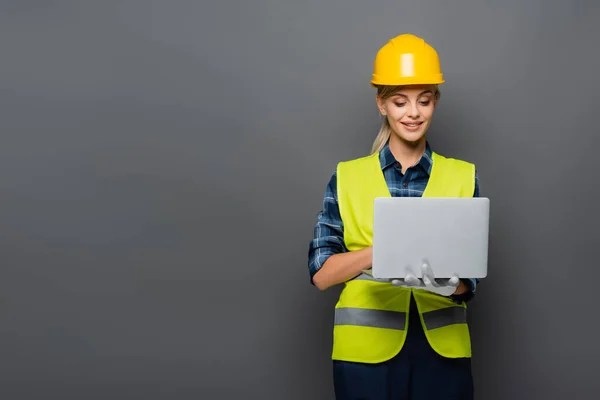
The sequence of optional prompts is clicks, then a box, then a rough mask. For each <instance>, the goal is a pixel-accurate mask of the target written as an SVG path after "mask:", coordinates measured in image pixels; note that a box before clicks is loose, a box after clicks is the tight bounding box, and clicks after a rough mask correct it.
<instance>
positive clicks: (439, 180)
mask: <svg viewBox="0 0 600 400" xmlns="http://www.w3.org/2000/svg"><path fill="white" fill-rule="evenodd" d="M432 159H433V165H432V169H431V172H430V177H429V181H428V184H427V187H426V189H425V191H424V193H423V197H473V191H474V188H475V166H474V165H473V164H470V163H467V162H465V161H461V160H457V159H452V158H446V157H443V156H441V155H439V154H436V153H433V154H432ZM337 191H338V202H339V208H340V213H341V217H342V221H343V224H344V242H345V244H346V247H347V248H348V250H349V251H354V250H359V249H362V248H365V247H368V246H371V245H372V239H373V207H374V200H375V198H376V197H391V194H390V192H389V189H388V187H387V184H386V182H385V178H384V176H383V171H382V170H381V165H380V162H379V154H378V153H375V154H373V155H370V156H367V157H362V158H358V159H355V160H351V161H344V162H341V163H339V164H338V166H337ZM434 229H435V227H434ZM411 294H412V295H413V296H414V298H415V302H416V304H417V307H418V310H419V315H420V319H421V324H422V326H423V329H424V331H425V335H426V337H427V340H428V341H429V344H430V345H431V347H432V348H433V349H434V350H435V351H436V352H437V353H438V354H440V355H441V356H444V357H449V358H458V357H471V339H470V335H469V328H468V326H467V320H466V309H467V306H466V304H465V303H464V302H463V303H462V304H457V303H456V302H454V301H452V300H451V299H449V298H448V297H445V296H441V295H438V294H436V293H433V292H430V291H426V290H423V289H413V288H403V287H397V286H393V285H392V284H391V283H388V282H379V281H374V280H373V279H372V278H371V277H370V276H369V275H366V274H361V275H359V276H357V277H356V278H354V279H351V280H349V281H348V282H346V283H345V284H344V288H343V289H342V292H341V294H340V297H339V300H338V302H337V304H336V306H335V318H334V332H333V354H332V358H333V359H334V360H344V361H354V362H363V363H378V362H383V361H386V360H388V359H391V358H392V357H394V356H395V355H396V354H397V353H398V352H399V351H400V350H401V349H402V346H403V345H404V341H405V339H406V333H407V329H408V321H409V318H408V317H409V307H410V297H411Z"/></svg>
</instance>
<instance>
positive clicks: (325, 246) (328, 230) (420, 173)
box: [308, 143, 479, 302]
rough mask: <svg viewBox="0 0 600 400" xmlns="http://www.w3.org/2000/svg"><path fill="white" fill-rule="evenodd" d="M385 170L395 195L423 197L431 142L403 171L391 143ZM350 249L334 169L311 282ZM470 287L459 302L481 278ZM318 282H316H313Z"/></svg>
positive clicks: (314, 245) (317, 231)
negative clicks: (331, 257) (415, 160)
mask: <svg viewBox="0 0 600 400" xmlns="http://www.w3.org/2000/svg"><path fill="white" fill-rule="evenodd" d="M379 161H380V163H381V169H382V171H383V175H384V177H385V181H386V182H387V185H388V188H389V190H390V194H391V195H392V197H421V195H422V194H423V192H424V191H425V187H426V186H427V182H428V180H429V174H430V172H431V166H432V165H433V160H432V158H431V148H430V146H429V143H427V146H426V149H425V152H424V154H423V156H422V157H421V159H420V160H419V162H418V163H417V164H416V165H414V166H412V167H410V168H408V169H407V170H406V173H404V174H402V166H401V165H400V163H399V162H398V161H396V158H395V157H394V155H393V154H392V152H391V151H390V148H389V146H388V144H386V145H385V146H384V148H383V149H382V150H381V152H380V153H379ZM473 196H474V197H479V176H478V174H477V173H476V174H475V192H474V193H473ZM346 251H348V249H347V248H346V246H345V244H344V226H343V222H342V218H341V216H340V210H339V207H338V199H337V180H336V172H335V171H334V172H333V175H332V176H331V179H330V181H329V184H328V185H327V189H326V192H325V198H324V199H323V209H322V210H321V211H320V212H319V213H318V215H317V223H316V225H315V228H314V238H313V239H312V240H311V242H310V245H309V251H308V270H309V273H310V281H311V283H312V278H313V276H314V275H315V274H316V273H317V271H318V270H319V269H320V268H321V266H322V265H323V264H324V263H325V261H326V260H327V259H328V258H329V257H330V256H332V255H333V254H337V253H343V252H346ZM462 281H463V282H464V283H465V284H466V285H467V287H468V288H469V289H470V290H468V291H467V292H466V293H464V294H463V295H457V296H453V297H454V299H455V300H456V301H459V302H460V301H465V302H466V301H469V300H470V299H471V298H472V297H473V296H474V295H475V289H476V286H477V283H479V279H462ZM313 284H314V283H313Z"/></svg>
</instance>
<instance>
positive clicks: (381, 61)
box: [371, 34, 444, 86]
mask: <svg viewBox="0 0 600 400" xmlns="http://www.w3.org/2000/svg"><path fill="white" fill-rule="evenodd" d="M441 83H444V77H443V75H442V71H441V68H440V59H439V57H438V54H437V52H436V51H435V49H434V48H433V47H431V46H430V45H429V44H428V43H427V42H425V40H423V39H421V38H420V37H417V36H415V35H411V34H402V35H399V36H396V37H395V38H393V39H391V40H390V41H389V42H388V43H386V44H385V46H383V47H382V48H381V49H379V51H378V52H377V56H376V57H375V65H374V70H373V77H372V79H371V85H372V86H375V85H393V86H396V85H427V84H432V85H437V84H441Z"/></svg>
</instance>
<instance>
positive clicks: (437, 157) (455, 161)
mask: <svg viewBox="0 0 600 400" xmlns="http://www.w3.org/2000/svg"><path fill="white" fill-rule="evenodd" d="M432 156H433V162H434V163H435V162H436V161H439V162H441V163H445V164H451V165H453V166H455V167H458V168H461V167H462V168H468V169H472V168H475V164H474V163H472V162H470V161H467V160H462V159H460V158H453V157H447V156H444V155H442V154H439V153H435V152H434V153H433V154H432Z"/></svg>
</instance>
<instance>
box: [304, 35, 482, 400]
mask: <svg viewBox="0 0 600 400" xmlns="http://www.w3.org/2000/svg"><path fill="white" fill-rule="evenodd" d="M443 82H444V80H443V75H442V73H441V70H440V63H439V58H438V54H437V52H436V51H435V49H433V48H432V47H431V46H430V45H429V44H427V43H426V42H425V41H424V40H423V39H421V38H418V37H416V36H414V35H410V34H404V35H399V36H397V37H395V38H393V39H391V40H390V41H389V42H388V43H387V44H386V45H385V46H383V47H382V48H381V49H380V50H379V52H378V53H377V56H376V59H375V63H374V73H373V77H372V81H371V85H372V86H374V87H375V88H377V96H376V102H377V107H378V108H379V111H380V113H381V114H382V116H383V123H382V126H381V129H380V131H379V134H378V135H377V137H376V139H375V141H374V143H373V148H372V152H371V155H369V156H366V157H362V158H359V159H355V160H350V161H345V162H341V163H339V164H338V166H337V168H336V171H335V172H334V174H333V176H332V177H331V180H330V182H329V185H328V187H327V191H326V194H325V199H324V202H323V209H322V211H321V212H320V213H319V216H318V221H317V224H316V226H315V230H314V233H315V237H314V239H313V240H312V241H311V243H310V249H309V270H310V275H311V280H312V283H313V284H314V285H315V286H317V287H318V288H319V289H321V290H325V289H327V288H329V287H331V286H334V285H337V284H340V283H344V288H343V290H342V292H341V294H340V298H339V300H338V302H337V304H336V307H335V321H334V341H333V354H332V358H333V364H334V370H333V372H334V374H333V376H334V389H335V394H336V398H337V399H338V400H350V399H352V400H358V399H365V400H384V399H385V400H388V399H389V400H392V399H393V400H400V399H402V400H405V399H406V400H433V399H436V400H437V399H442V398H453V399H462V400H470V399H472V398H473V383H472V377H471V364H470V357H471V343H470V337H469V330H468V326H467V322H466V303H467V302H468V301H469V300H470V299H471V298H472V297H473V295H474V293H475V287H476V284H477V283H478V280H475V279H458V277H455V278H453V279H450V280H445V281H440V280H436V279H435V277H434V275H433V272H432V271H431V269H430V268H429V267H428V266H425V270H424V275H423V281H421V280H420V279H417V278H415V277H406V279H399V280H395V281H394V282H380V281H374V280H373V279H372V278H371V277H370V275H368V274H365V273H363V272H362V271H364V270H368V269H370V268H371V261H372V247H371V246H372V233H371V232H372V218H373V208H372V204H373V200H374V198H375V197H379V196H412V197H426V196H429V197H436V196H437V197H473V196H478V195H479V193H478V192H479V188H478V178H477V172H476V170H475V166H474V165H473V164H471V163H468V162H465V161H461V160H456V159H451V158H446V157H443V156H441V155H439V154H437V153H435V152H434V151H432V149H431V147H430V145H429V143H428V141H427V139H426V133H427V130H428V128H429V126H430V124H431V120H432V117H433V113H434V110H435V108H436V105H437V102H438V101H439V98H440V92H439V89H438V85H439V84H442V83H443ZM434 171H436V173H435V174H433V173H432V172H434ZM440 172H443V173H440ZM382 177H383V178H384V180H382V179H381V178H382ZM383 182H385V185H387V187H383V188H382V187H381V186H382V185H383ZM378 183H379V186H378ZM385 185H383V186H385ZM401 235H402V232H399V236H401ZM461 278H462V277H461Z"/></svg>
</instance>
